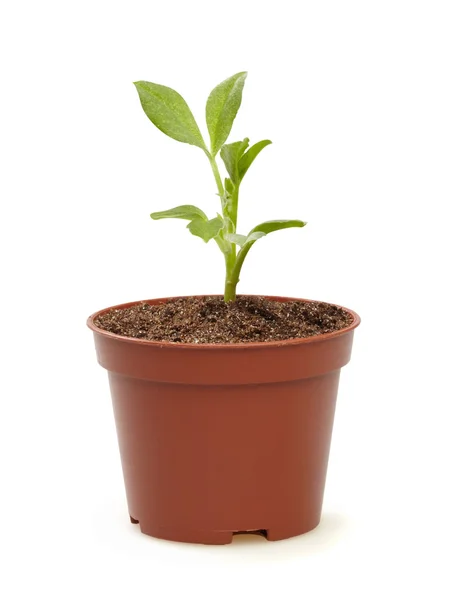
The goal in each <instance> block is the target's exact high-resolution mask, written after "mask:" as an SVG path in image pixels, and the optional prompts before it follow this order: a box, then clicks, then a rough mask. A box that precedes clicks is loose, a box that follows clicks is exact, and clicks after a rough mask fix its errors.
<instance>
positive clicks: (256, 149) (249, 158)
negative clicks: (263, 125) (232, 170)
mask: <svg viewBox="0 0 450 600" xmlns="http://www.w3.org/2000/svg"><path fill="white" fill-rule="evenodd" d="M271 143H272V142H271V141H270V140H262V142H258V143H257V144H254V145H253V146H252V147H251V148H249V150H247V152H246V153H245V154H244V155H243V156H242V157H241V158H240V160H239V166H238V170H239V178H240V179H241V180H242V179H243V177H244V175H245V174H246V173H247V171H248V169H249V167H250V165H251V164H252V162H253V161H254V160H255V158H256V157H257V156H258V154H259V153H260V152H261V150H263V149H264V148H265V147H266V146H268V145H269V144H271Z"/></svg>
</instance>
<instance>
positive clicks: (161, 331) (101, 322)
mask: <svg viewBox="0 0 450 600" xmlns="http://www.w3.org/2000/svg"><path fill="white" fill-rule="evenodd" d="M352 321H353V317H352V316H351V314H349V313H348V312H346V311H345V310H343V309H342V308H339V307H337V306H335V305H333V304H327V303H326V302H301V301H294V302H276V301H274V300H268V299H266V298H262V297H259V296H238V297H237V299H236V301H235V302H228V303H225V302H224V301H223V299H222V298H215V297H203V298H195V297H189V298H173V299H169V301H168V302H167V303H166V304H159V305H151V304H146V303H145V302H142V303H140V304H136V305H134V306H131V307H129V308H122V309H115V310H110V311H108V312H106V313H104V314H102V315H100V316H98V317H97V318H96V319H95V324H96V325H97V327H100V328H101V329H105V330H106V331H110V332H111V333H116V334H118V335H123V336H126V337H133V338H140V339H146V340H153V341H165V342H175V343H177V342H178V343H190V344H192V343H194V344H236V343H245V342H272V341H276V340H288V339H293V338H305V337H310V336H314V335H320V334H322V333H330V332H332V331H338V330H339V329H343V328H344V327H347V326H348V325H350V324H351V323H352Z"/></svg>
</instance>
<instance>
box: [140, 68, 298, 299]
mask: <svg viewBox="0 0 450 600" xmlns="http://www.w3.org/2000/svg"><path fill="white" fill-rule="evenodd" d="M246 77H247V73H246V72H242V73H237V74H236V75H233V76H232V77H229V78H228V79H226V80H225V81H223V82H222V83H220V84H219V85H218V86H217V87H215V88H214V89H213V91H212V92H211V93H210V95H209V97H208V100H207V102H206V124H207V127H208V132H209V137H210V147H209V148H208V147H207V146H206V144H205V142H204V140H203V136H202V134H201V133H200V129H199V127H198V125H197V123H196V121H195V119H194V117H193V115H192V112H191V110H190V109H189V107H188V105H187V104H186V102H185V100H184V99H183V98H182V96H180V94H178V92H176V91H175V90H173V89H171V88H169V87H166V86H163V85H159V84H157V83H150V82H148V81H137V82H135V84H134V85H135V86H136V89H137V91H138V93H139V98H140V101H141V104H142V108H143V109H144V112H145V114H146V115H147V117H148V118H149V119H150V121H151V122H152V123H153V124H154V125H155V126H156V127H157V128H158V129H160V130H161V131H162V132H163V133H165V134H166V135H168V136H169V137H171V138H173V139H175V140H177V141H179V142H184V143H186V144H191V145H193V146H197V147H198V148H201V150H203V152H204V153H205V154H206V156H207V158H208V161H209V163H210V165H211V169H212V172H213V174H214V179H215V182H216V185H217V191H218V195H219V197H220V200H221V205H222V213H221V214H219V213H217V216H216V217H214V218H213V219H208V217H207V216H206V214H205V213H204V212H203V211H202V210H201V209H200V208H197V207H196V206H192V205H187V204H184V205H182V206H177V207H175V208H172V209H170V210H165V211H162V212H154V213H152V214H151V215H150V216H151V217H152V219H168V218H174V219H186V220H188V221H189V223H188V225H187V228H188V229H189V231H190V232H191V233H192V234H193V235H196V236H198V237H200V238H202V239H203V240H204V241H205V242H209V241H210V240H211V239H214V240H215V241H216V243H217V245H218V246H219V248H220V250H221V252H222V253H223V255H224V257H225V268H226V277H225V292H224V300H225V302H229V301H232V300H235V299H236V286H237V283H238V281H239V276H240V273H241V269H242V265H243V263H244V260H245V257H246V256H247V254H248V251H249V250H250V248H251V247H252V246H253V244H254V243H255V242H256V241H257V240H258V239H260V238H262V237H264V236H265V235H267V234H268V233H271V232H272V231H278V230H279V229H287V228H289V227H304V226H305V225H306V223H305V222H304V221H298V220H279V221H265V222H264V223H261V224H260V225H257V226H256V227H253V229H252V230H251V231H250V232H249V233H248V234H247V235H242V234H238V233H237V222H238V205H239V190H240V186H241V183H242V180H243V179H244V177H245V175H246V174H247V171H248V169H249V168H250V166H251V165H252V163H253V161H254V160H255V158H256V157H257V156H258V154H259V153H260V152H261V150H263V149H264V148H265V147H266V146H268V145H269V144H271V143H272V142H271V141H270V140H262V141H261V142H257V143H256V144H254V145H253V146H249V139H248V138H245V139H244V140H243V141H242V142H234V143H231V144H226V143H225V142H226V141H227V139H228V136H229V134H230V131H231V128H232V126H233V121H234V119H235V117H236V114H237V112H238V110H239V107H240V105H241V101H242V90H243V88H244V83H245V79H246ZM219 153H220V157H221V159H222V160H223V162H224V164H225V168H226V170H227V172H228V175H229V176H228V177H225V179H224V180H223V181H222V178H221V176H220V172H219V167H218V165H217V161H216V156H217V154H219ZM236 246H239V251H237V249H236Z"/></svg>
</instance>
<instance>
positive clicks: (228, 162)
mask: <svg viewBox="0 0 450 600" xmlns="http://www.w3.org/2000/svg"><path fill="white" fill-rule="evenodd" d="M248 143H249V139H248V138H245V139H244V140H243V141H242V142H234V143H233V144H225V145H224V146H222V149H221V150H220V158H221V159H222V160H223V162H224V163H225V167H226V169H227V171H228V175H229V176H230V178H231V181H232V182H233V183H234V184H235V185H239V183H240V180H241V178H240V177H239V167H238V163H239V159H240V158H241V156H242V155H243V154H244V152H245V151H246V150H247V148H248Z"/></svg>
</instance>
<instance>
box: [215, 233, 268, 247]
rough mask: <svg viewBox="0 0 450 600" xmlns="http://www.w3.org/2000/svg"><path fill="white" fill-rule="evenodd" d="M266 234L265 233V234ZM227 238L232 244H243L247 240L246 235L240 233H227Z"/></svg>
mask: <svg viewBox="0 0 450 600" xmlns="http://www.w3.org/2000/svg"><path fill="white" fill-rule="evenodd" d="M263 235H265V234H263ZM225 239H227V240H228V241H229V242H231V243H232V244H237V245H238V246H241V247H242V246H243V245H244V244H245V242H246V241H247V236H246V235H240V234H239V233H227V234H226V235H225Z"/></svg>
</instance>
